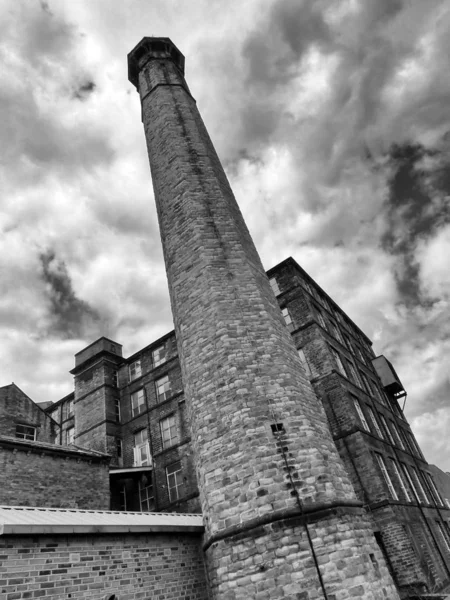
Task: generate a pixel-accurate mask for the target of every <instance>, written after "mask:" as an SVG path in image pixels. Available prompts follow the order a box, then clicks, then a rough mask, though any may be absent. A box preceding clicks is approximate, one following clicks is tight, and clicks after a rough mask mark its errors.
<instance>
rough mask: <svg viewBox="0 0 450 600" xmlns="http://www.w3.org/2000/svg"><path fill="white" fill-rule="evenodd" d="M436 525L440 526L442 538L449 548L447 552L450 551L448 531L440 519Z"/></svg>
mask: <svg viewBox="0 0 450 600" xmlns="http://www.w3.org/2000/svg"><path fill="white" fill-rule="evenodd" d="M436 525H437V526H438V529H439V533H440V534H441V536H442V539H443V540H444V544H445V547H446V548H447V552H450V543H449V539H448V534H447V532H446V531H445V529H444V528H443V527H442V523H440V522H439V521H436Z"/></svg>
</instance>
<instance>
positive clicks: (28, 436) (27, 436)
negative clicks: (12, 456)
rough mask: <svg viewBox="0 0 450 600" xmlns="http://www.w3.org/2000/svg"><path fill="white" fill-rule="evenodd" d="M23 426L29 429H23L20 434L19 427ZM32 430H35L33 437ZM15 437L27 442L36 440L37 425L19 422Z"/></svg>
mask: <svg viewBox="0 0 450 600" xmlns="http://www.w3.org/2000/svg"><path fill="white" fill-rule="evenodd" d="M19 428H21V429H23V430H25V429H28V430H29V431H28V432H26V431H23V432H21V433H20V434H19V432H18V429H19ZM31 431H32V432H33V437H31ZM15 437H16V438H17V439H18V440H24V441H26V442H35V441H36V439H37V427H34V426H33V425H24V424H22V423H17V425H16V430H15Z"/></svg>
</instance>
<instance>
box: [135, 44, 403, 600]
mask: <svg viewBox="0 0 450 600" xmlns="http://www.w3.org/2000/svg"><path fill="white" fill-rule="evenodd" d="M128 66H129V79H130V81H131V82H132V83H133V84H134V85H135V86H136V88H137V89H138V91H139V94H140V98H141V103H142V120H143V123H144V128H145V135H146V140H147V148H148V154H149V159H150V167H151V172H152V178H153V187H154V192H155V198H156V204H157V209H158V217H159V224H160V230H161V238H162V243H163V249H164V257H165V262H166V269H167V276H168V280H169V290H170V297H171V303H172V311H173V317H174V322H175V330H176V335H177V342H178V348H179V354H180V360H181V367H182V374H183V380H184V386H185V394H186V401H187V406H188V412H189V420H190V427H191V432H192V440H193V447H194V453H195V461H196V470H197V476H198V484H199V488H200V495H201V503H202V510H203V517H204V523H205V530H206V531H205V539H204V551H205V554H206V565H207V571H208V574H209V582H210V586H211V590H212V595H213V597H214V598H220V599H225V598H226V599H227V600H231V599H234V598H236V599H238V598H245V599H250V598H255V599H256V598H258V599H261V600H262V599H265V598H267V599H269V598H270V600H275V599H278V598H280V599H281V598H283V599H286V598H295V599H299V598H305V599H307V598H311V599H312V598H327V599H328V600H331V599H333V600H340V599H344V598H345V599H347V598H348V597H357V598H364V599H366V600H369V599H370V600H378V599H379V600H382V599H383V600H385V599H386V598H389V599H395V598H398V596H397V592H396V591H395V586H394V584H393V582H392V580H391V578H390V576H389V574H388V571H387V568H386V565H385V563H384V560H383V558H382V555H381V552H380V550H379V548H378V546H377V544H376V542H375V540H374V536H373V534H372V531H371V530H370V527H369V525H368V522H367V519H366V517H365V513H364V511H363V509H362V507H361V505H360V503H359V502H358V501H357V500H356V497H355V494H354V491H353V488H352V485H351V483H350V481H349V479H348V476H347V474H346V472H345V470H344V467H343V464H342V463H341V461H340V458H339V455H338V452H337V450H336V447H335V445H334V442H333V440H332V437H331V434H330V431H329V429H328V425H327V421H326V416H325V414H324V410H323V408H322V405H321V403H320V402H319V401H318V400H317V399H316V397H315V395H314V393H313V391H312V388H311V385H310V383H309V381H308V380H307V378H306V376H305V373H304V371H303V367H302V365H301V362H300V359H299V357H298V354H297V351H296V349H295V347H294V344H293V341H292V339H291V336H290V334H289V333H288V331H287V329H286V327H285V324H284V321H283V319H282V316H281V313H280V309H279V307H278V304H277V302H276V299H275V297H274V295H273V292H272V291H271V288H270V285H269V282H268V279H267V277H266V274H265V272H264V269H263V266H262V264H261V261H260V259H259V256H258V253H257V251H256V248H255V246H254V244H253V241H252V239H251V237H250V234H249V232H248V229H247V227H246V225H245V222H244V220H243V218H242V215H241V212H240V210H239V207H238V205H237V203H236V200H235V198H234V196H233V193H232V191H231V188H230V186H229V183H228V181H227V178H226V175H225V173H224V170H223V168H222V166H221V164H220V161H219V158H218V156H217V154H216V152H215V150H214V147H213V145H212V143H211V140H210V138H209V135H208V133H207V131H206V128H205V126H204V124H203V121H202V119H201V117H200V114H199V112H198V110H197V106H196V103H195V100H194V99H193V97H192V96H191V94H190V91H189V88H188V86H187V84H186V81H185V79H184V57H183V55H182V54H181V53H180V51H179V50H178V49H177V48H176V46H175V45H174V44H173V43H172V42H171V41H170V40H169V39H168V38H144V39H143V40H142V41H141V42H140V43H139V44H138V45H137V46H136V47H135V48H134V50H132V52H131V53H130V54H129V56H128Z"/></svg>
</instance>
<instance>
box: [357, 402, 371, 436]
mask: <svg viewBox="0 0 450 600" xmlns="http://www.w3.org/2000/svg"><path fill="white" fill-rule="evenodd" d="M352 400H353V405H354V407H355V408H356V412H357V413H358V417H359V420H360V421H361V423H362V426H363V427H364V429H365V430H366V431H368V432H369V433H372V432H371V430H370V427H369V423H368V422H367V420H366V417H365V415H364V412H363V410H362V408H361V405H360V403H359V400H358V398H356V396H352Z"/></svg>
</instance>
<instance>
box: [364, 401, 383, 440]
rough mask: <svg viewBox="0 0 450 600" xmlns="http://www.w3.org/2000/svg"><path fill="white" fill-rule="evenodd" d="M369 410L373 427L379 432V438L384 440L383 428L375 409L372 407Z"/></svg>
mask: <svg viewBox="0 0 450 600" xmlns="http://www.w3.org/2000/svg"><path fill="white" fill-rule="evenodd" d="M367 410H368V411H369V416H370V420H371V421H372V423H373V426H374V427H375V431H376V432H377V434H378V437H380V438H381V439H382V440H384V435H383V432H382V431H381V427H380V426H379V425H378V421H377V418H376V416H375V413H374V411H373V408H372V407H371V406H368V407H367Z"/></svg>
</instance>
